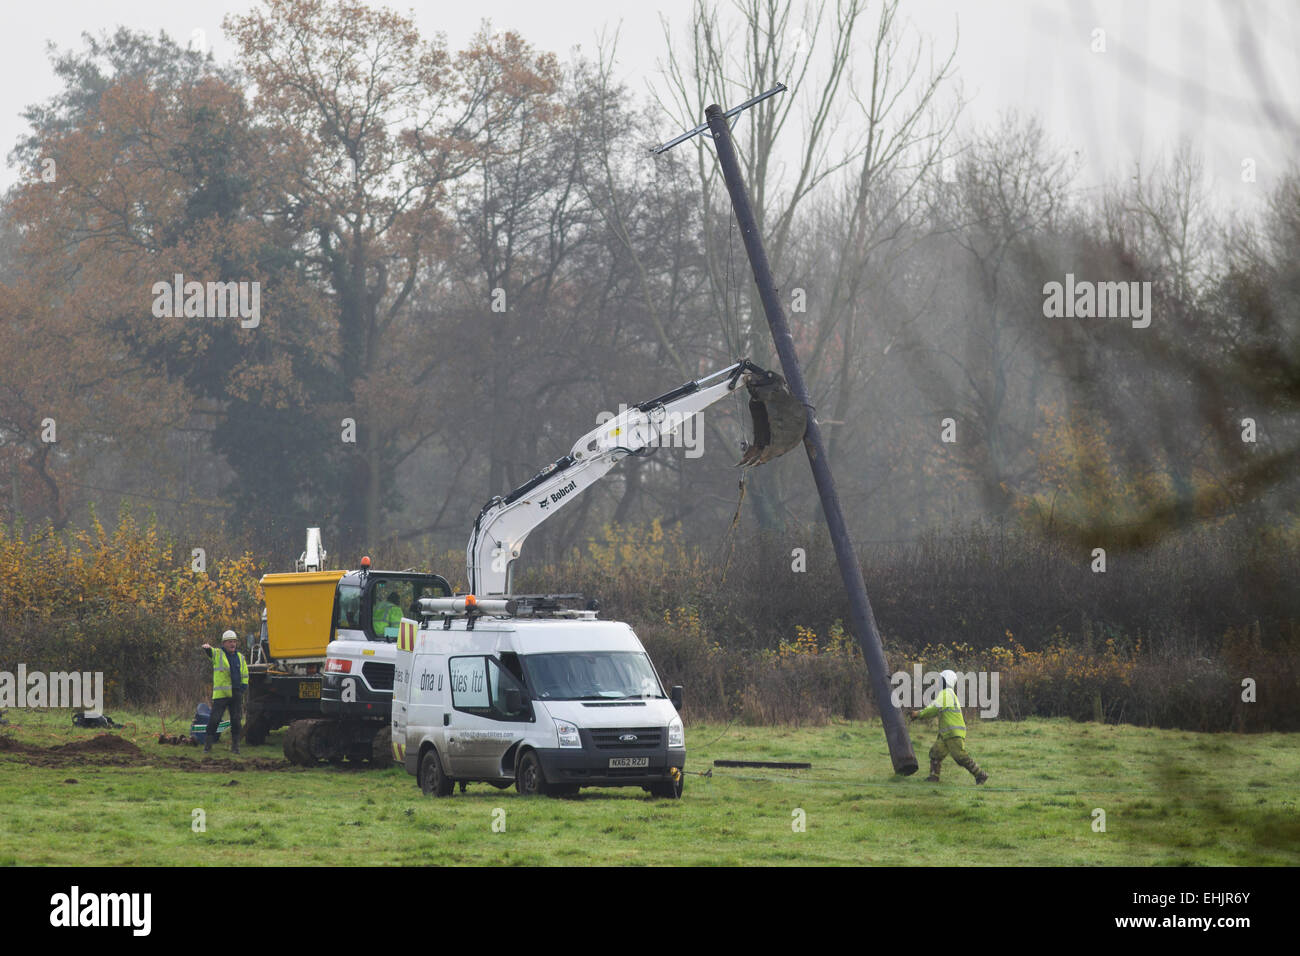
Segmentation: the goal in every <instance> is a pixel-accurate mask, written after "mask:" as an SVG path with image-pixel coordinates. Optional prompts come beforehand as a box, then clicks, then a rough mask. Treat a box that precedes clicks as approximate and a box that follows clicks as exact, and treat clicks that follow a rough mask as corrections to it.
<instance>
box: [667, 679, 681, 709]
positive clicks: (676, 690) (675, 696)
mask: <svg viewBox="0 0 1300 956" xmlns="http://www.w3.org/2000/svg"><path fill="white" fill-rule="evenodd" d="M668 699H669V700H671V701H672V702H673V706H674V707H675V708H677V710H678V712H679V713H680V712H681V709H682V685H681V684H674V685H673V689H672V690H671V691H669V697H668Z"/></svg>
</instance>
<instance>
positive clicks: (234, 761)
mask: <svg viewBox="0 0 1300 956" xmlns="http://www.w3.org/2000/svg"><path fill="white" fill-rule="evenodd" d="M111 713H112V714H113V716H114V717H115V718H116V719H118V720H119V721H124V722H126V724H127V726H126V727H125V728H124V729H123V730H120V731H115V733H116V734H117V735H119V736H121V737H124V738H126V739H127V740H129V741H131V742H133V743H134V744H136V745H137V746H138V747H139V748H140V750H141V751H142V752H143V754H142V755H130V754H127V755H121V754H111V755H77V754H62V755H59V756H55V757H45V756H40V755H37V756H35V757H33V755H32V752H30V751H29V752H26V753H23V752H16V750H17V749H18V747H22V746H25V747H39V748H48V747H52V746H57V745H60V744H64V743H68V742H71V741H78V740H82V741H84V740H88V739H89V738H91V737H93V736H94V735H95V734H96V733H97V732H96V731H88V730H81V729H77V728H74V727H72V726H71V722H70V717H69V712H67V711H61V712H49V713H31V712H18V711H10V712H9V718H10V725H8V726H5V727H0V737H7V738H8V745H7V748H6V747H0V806H3V807H4V808H5V809H4V812H3V813H0V863H4V864H9V865H15V864H16V865H59V866H75V865H82V864H96V865H132V864H141V865H145V864H147V865H178V864H179V865H194V864H199V865H204V864H215V865H223V864H232V865H266V866H279V865H300V864H309V865H310V864H320V865H334V866H337V865H347V864H400V865H416V864H526V865H533V864H623V863H630V864H691V865H721V866H741V865H753V864H768V865H781V864H802V865H807V864H884V865H892V864H918V865H953V864H962V865H983V864H1004V865H1017V864H1040V865H1139V866H1148V865H1150V866H1160V865H1185V864H1229V865H1231V864H1265V865H1283V866H1296V865H1300V815H1297V812H1296V803H1297V799H1298V798H1300V735H1295V734H1289V735H1288V734H1258V735H1228V734H1194V733H1184V732H1180V731H1163V730H1149V729H1142V728H1136V727H1127V726H1105V725H1097V724H1075V723H1071V722H1068V721H1063V720H1030V721H1025V722H1023V723H1010V722H984V723H981V722H979V721H978V720H975V721H972V722H971V735H970V738H969V741H968V747H969V749H970V751H971V753H972V754H973V755H974V756H975V758H976V759H977V760H978V761H979V762H980V763H981V764H982V765H983V766H984V768H985V769H986V770H988V771H989V772H990V773H991V775H992V778H991V780H990V781H989V783H988V784H986V785H985V786H982V787H979V788H976V787H975V786H974V783H973V781H972V779H971V777H970V775H969V774H967V773H966V772H965V771H963V770H961V769H960V768H958V767H955V766H953V764H952V762H951V760H949V761H946V762H945V765H944V773H943V777H944V779H943V782H942V783H940V784H930V783H926V782H925V780H924V777H925V773H926V768H927V766H928V762H927V758H926V753H927V751H928V749H929V746H930V743H931V741H932V738H933V734H934V728H933V722H930V724H929V725H919V724H918V725H913V727H912V739H913V743H914V746H915V747H916V751H917V757H918V759H919V760H920V762H921V766H922V770H921V772H920V773H918V774H917V775H915V776H912V777H909V778H896V777H894V776H893V774H892V773H891V770H890V764H889V758H888V756H887V753H886V749H885V743H884V737H883V735H882V733H881V730H880V726H879V724H878V723H835V724H831V725H829V726H826V727H817V728H798V729H795V728H766V727H738V726H732V727H723V726H691V727H689V728H688V731H687V753H688V770H693V771H702V770H706V769H708V768H709V767H711V766H712V762H713V760H715V759H720V758H730V759H746V758H752V759H758V760H786V761H796V760H804V761H810V762H811V763H812V764H813V769H812V770H807V771H793V772H792V771H773V770H748V769H747V770H730V769H722V768H719V769H715V770H714V771H713V776H712V777H700V776H695V775H688V776H687V778H686V792H685V796H684V798H683V799H682V800H681V801H680V802H676V801H669V800H656V799H652V798H650V797H649V796H648V795H646V794H644V793H643V792H642V791H641V790H640V789H629V790H585V791H583V792H582V795H581V796H579V797H577V798H574V799H558V800H557V799H546V798H538V799H523V798H521V797H519V796H518V795H517V794H516V793H515V792H514V791H513V790H508V791H499V790H496V789H494V788H492V787H489V786H487V785H483V784H480V785H471V786H470V788H469V790H468V792H467V793H464V794H461V793H457V794H456V795H455V796H453V797H451V798H449V799H443V800H436V799H433V798H426V797H424V796H422V795H421V794H420V792H419V790H418V789H417V788H416V786H415V783H414V778H413V777H410V776H408V775H407V774H406V773H405V772H403V770H402V769H401V768H400V767H397V768H393V769H389V770H385V771H365V770H347V769H334V768H328V767H326V768H321V769H317V770H302V769H297V768H294V769H279V770H277V769H268V768H269V767H271V766H275V765H276V764H273V763H272V761H276V760H278V759H279V758H280V743H281V739H282V735H283V731H277V732H276V733H274V734H272V735H271V737H270V739H269V740H268V741H267V743H266V744H265V745H263V746H261V747H245V748H244V754H243V758H242V759H243V760H244V761H247V760H248V759H249V758H253V759H255V760H256V761H257V764H258V765H260V766H261V767H262V768H263V769H248V767H247V764H246V765H245V769H239V767H240V758H232V757H231V756H230V754H229V750H228V745H227V744H226V743H225V741H222V742H221V743H220V744H218V751H217V752H215V753H214V754H213V756H212V757H211V758H209V761H208V763H207V766H208V767H210V769H203V770H196V769H183V768H198V767H199V766H200V758H201V754H200V752H199V751H198V749H197V748H189V747H174V746H167V745H162V744H159V743H157V739H156V738H157V734H158V727H159V723H158V718H157V716H153V717H146V716H143V715H138V714H137V715H126V714H122V713H119V712H112V711H111ZM186 723H187V722H186V721H183V720H182V719H180V718H172V719H169V721H168V728H169V730H171V731H172V732H175V731H177V730H179V729H180V728H181V727H182V725H184V724H186ZM0 743H4V741H3V740H0ZM150 761H154V762H156V764H157V765H151V764H150V763H149V762H150ZM34 764H35V765H34ZM285 766H286V767H287V764H286V765H285ZM196 809H201V810H202V811H203V816H204V819H205V824H206V830H205V831H204V832H195V831H194V829H193V827H192V821H193V820H194V819H195V817H194V811H195V810H196ZM1096 809H1101V810H1104V811H1105V825H1106V829H1105V832H1096V831H1095V830H1094V810H1096ZM501 811H504V814H502V812H501ZM796 811H802V812H803V818H804V820H805V821H806V829H805V830H804V831H803V832H796V830H795V828H794V826H793V825H792V824H794V823H795V822H796V819H797V817H798V816H799V814H798V813H796ZM494 822H495V823H496V824H497V828H496V829H494V827H493V824H494ZM502 825H504V830H502V829H501V828H502Z"/></svg>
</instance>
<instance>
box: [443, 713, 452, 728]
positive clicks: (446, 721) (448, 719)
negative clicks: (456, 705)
mask: <svg viewBox="0 0 1300 956" xmlns="http://www.w3.org/2000/svg"><path fill="white" fill-rule="evenodd" d="M442 725H443V726H444V727H450V726H451V714H443V715H442Z"/></svg>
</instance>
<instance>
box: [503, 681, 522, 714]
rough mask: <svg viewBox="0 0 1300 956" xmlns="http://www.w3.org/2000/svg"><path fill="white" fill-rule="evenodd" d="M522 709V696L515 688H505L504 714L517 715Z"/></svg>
mask: <svg viewBox="0 0 1300 956" xmlns="http://www.w3.org/2000/svg"><path fill="white" fill-rule="evenodd" d="M523 709H524V695H523V694H521V693H520V692H519V689H518V688H516V687H507V688H506V712H507V713H511V714H517V713H519V711H521V710H523Z"/></svg>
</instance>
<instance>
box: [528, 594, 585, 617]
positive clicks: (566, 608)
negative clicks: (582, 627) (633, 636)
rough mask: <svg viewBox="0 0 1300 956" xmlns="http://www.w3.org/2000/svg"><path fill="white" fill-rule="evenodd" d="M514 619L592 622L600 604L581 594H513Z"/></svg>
mask: <svg viewBox="0 0 1300 956" xmlns="http://www.w3.org/2000/svg"><path fill="white" fill-rule="evenodd" d="M510 600H512V601H513V602H514V605H515V609H514V616H515V617H571V618H583V619H586V620H593V619H594V618H595V617H596V614H597V612H599V611H600V602H599V601H596V600H591V601H588V600H587V599H586V597H585V596H584V595H581V594H514V595H511V597H510Z"/></svg>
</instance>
